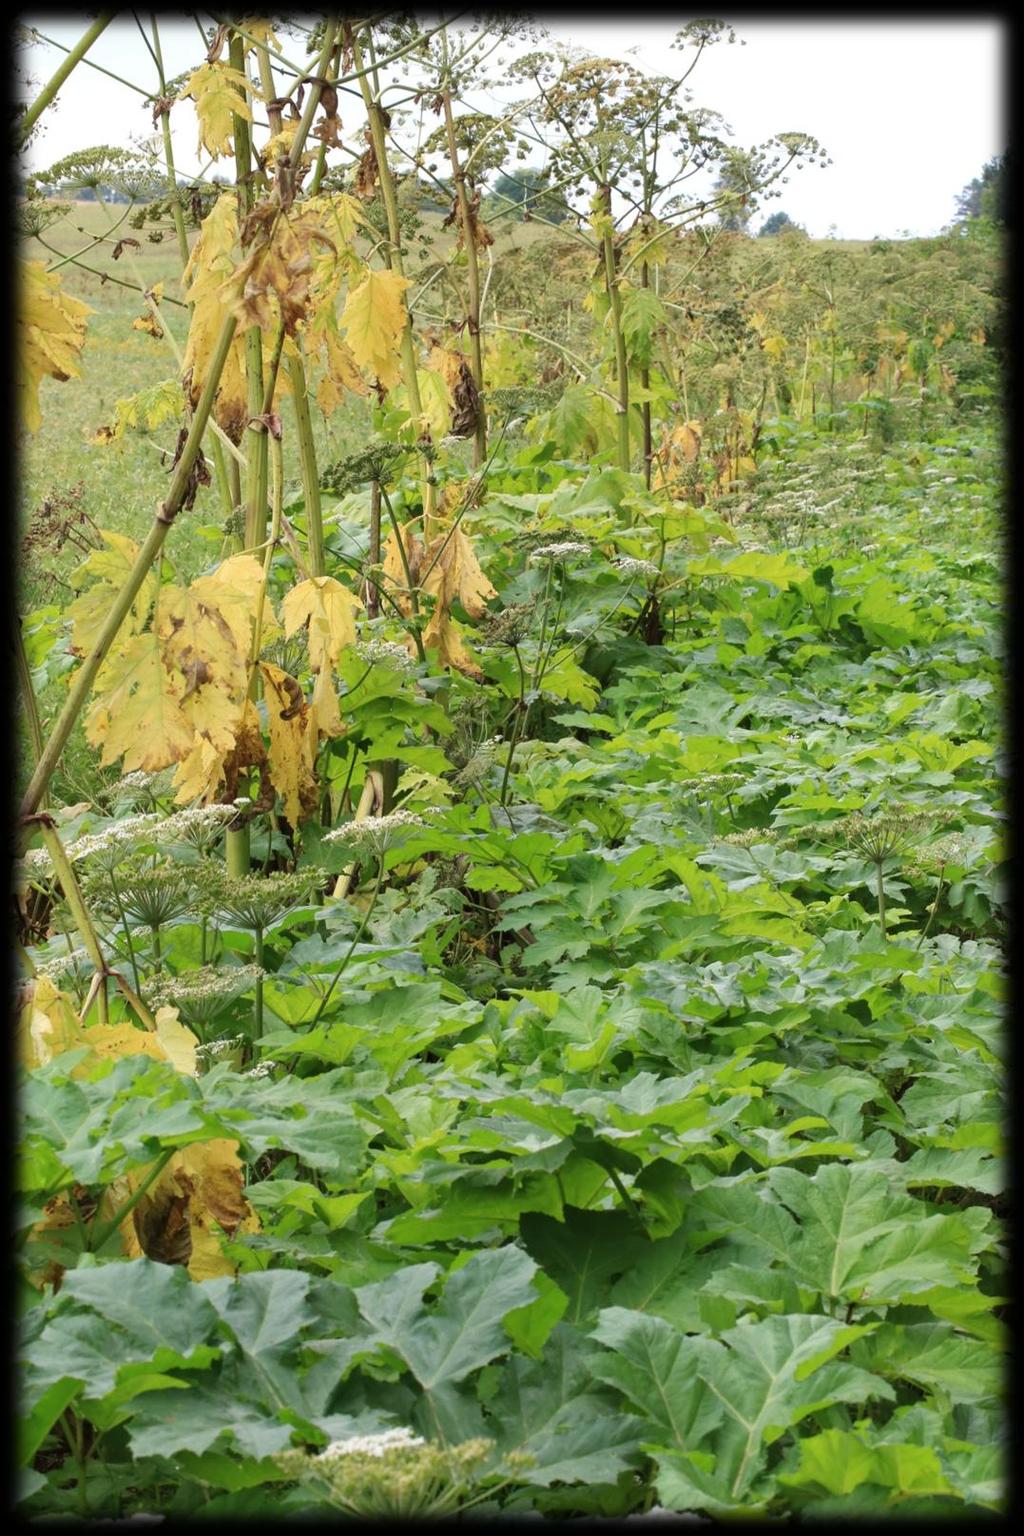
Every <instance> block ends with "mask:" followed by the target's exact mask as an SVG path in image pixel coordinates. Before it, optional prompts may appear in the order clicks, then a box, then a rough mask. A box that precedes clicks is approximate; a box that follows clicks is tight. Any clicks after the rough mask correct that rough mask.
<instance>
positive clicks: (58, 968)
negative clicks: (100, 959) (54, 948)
mask: <svg viewBox="0 0 1024 1536" xmlns="http://www.w3.org/2000/svg"><path fill="white" fill-rule="evenodd" d="M88 959H89V953H88V951H87V950H84V949H73V950H72V951H71V953H70V954H67V955H58V956H57V959H56V960H45V961H44V962H43V964H42V965H37V966H36V975H37V976H46V977H48V978H49V979H50V981H60V980H61V979H62V978H63V977H64V976H66V975H67V974H68V972H69V971H77V969H78V967H79V966H80V965H81V963H82V961H83V960H88Z"/></svg>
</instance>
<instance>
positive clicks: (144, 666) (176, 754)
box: [85, 632, 193, 773]
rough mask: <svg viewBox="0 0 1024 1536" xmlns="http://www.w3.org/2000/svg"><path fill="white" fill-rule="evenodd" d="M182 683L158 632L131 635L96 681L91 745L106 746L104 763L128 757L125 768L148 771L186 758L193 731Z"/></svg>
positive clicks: (87, 727) (106, 765)
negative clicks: (172, 673) (171, 672)
mask: <svg viewBox="0 0 1024 1536" xmlns="http://www.w3.org/2000/svg"><path fill="white" fill-rule="evenodd" d="M181 692H182V688H181V684H180V683H178V682H177V681H176V680H175V679H174V678H172V677H168V675H167V672H166V671H165V669H164V665H163V659H162V657H161V654H160V642H159V639H158V637H157V636H156V635H155V634H153V633H152V632H148V633H146V634H144V635H131V636H130V637H129V638H128V640H127V642H126V643H125V644H124V646H122V648H121V649H120V650H119V651H118V652H117V653H116V654H115V653H113V652H112V653H111V654H110V655H109V656H108V657H107V660H106V662H105V663H104V666H103V668H102V670H101V671H100V674H99V676H98V677H97V679H96V694H95V697H94V699H93V703H92V705H91V707H90V710H89V713H88V715H87V716H86V721H85V734H86V738H87V740H88V741H89V743H90V745H91V746H94V747H101V748H102V754H101V756H100V766H101V767H103V768H109V767H110V765H111V763H113V762H114V761H115V760H116V759H117V758H118V757H121V756H122V755H123V759H124V763H123V766H124V771H125V773H130V772H132V771H133V770H134V769H136V768H141V769H144V770H145V771H146V772H147V773H151V772H154V771H155V770H156V769H158V768H166V767H167V766H168V765H169V764H170V763H176V762H177V761H178V759H179V758H182V757H184V756H185V754H186V752H188V751H189V749H190V748H191V746H192V741H193V732H192V729H191V727H190V726H189V724H188V722H187V720H186V719H185V716H184V715H183V713H182V709H181V704H180V697H181Z"/></svg>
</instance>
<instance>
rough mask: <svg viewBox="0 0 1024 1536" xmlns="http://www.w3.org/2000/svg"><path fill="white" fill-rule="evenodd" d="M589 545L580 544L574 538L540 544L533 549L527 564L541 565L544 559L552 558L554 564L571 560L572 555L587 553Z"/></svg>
mask: <svg viewBox="0 0 1024 1536" xmlns="http://www.w3.org/2000/svg"><path fill="white" fill-rule="evenodd" d="M589 554H590V545H589V544H581V543H579V542H578V541H577V540H575V539H565V540H563V541H562V542H561V543H560V544H542V545H541V546H540V548H539V549H535V550H534V551H533V554H532V555H531V556H530V558H529V560H528V561H527V564H528V565H541V564H543V562H544V561H545V560H553V561H555V562H556V564H560V563H561V562H562V561H565V560H571V559H572V558H573V556H574V555H589Z"/></svg>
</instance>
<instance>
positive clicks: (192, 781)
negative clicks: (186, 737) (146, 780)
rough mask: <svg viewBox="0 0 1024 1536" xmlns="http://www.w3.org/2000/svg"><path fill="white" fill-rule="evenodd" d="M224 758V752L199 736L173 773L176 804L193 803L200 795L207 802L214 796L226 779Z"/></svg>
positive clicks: (215, 796)
mask: <svg viewBox="0 0 1024 1536" xmlns="http://www.w3.org/2000/svg"><path fill="white" fill-rule="evenodd" d="M224 758H225V754H224V753H223V752H222V751H220V750H219V749H218V748H217V747H215V746H214V744H213V742H212V741H210V740H208V739H207V738H206V737H205V736H197V737H196V738H195V740H194V741H193V743H192V749H191V751H190V752H188V753H187V755H186V756H185V757H183V758H182V760H181V762H180V763H179V764H178V767H177V769H176V771H175V774H174V791H175V794H174V801H175V804H176V805H185V804H190V803H191V802H192V801H193V800H197V799H198V800H201V801H203V803H204V804H208V803H209V802H210V801H212V800H215V799H216V798H217V796H218V794H219V793H220V789H221V785H222V784H223V783H224Z"/></svg>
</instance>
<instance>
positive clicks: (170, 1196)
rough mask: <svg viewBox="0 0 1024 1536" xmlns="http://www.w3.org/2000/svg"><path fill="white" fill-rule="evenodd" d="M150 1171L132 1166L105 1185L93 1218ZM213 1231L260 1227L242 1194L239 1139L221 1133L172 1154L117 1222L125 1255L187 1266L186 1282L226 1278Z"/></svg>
mask: <svg viewBox="0 0 1024 1536" xmlns="http://www.w3.org/2000/svg"><path fill="white" fill-rule="evenodd" d="M150 1171H151V1170H150V1169H149V1168H146V1167H142V1168H134V1169H132V1170H131V1172H130V1173H128V1174H123V1175H122V1176H121V1177H120V1178H119V1179H116V1180H115V1181H114V1183H113V1184H111V1185H110V1186H108V1189H107V1190H106V1191H105V1194H104V1199H103V1201H102V1202H101V1205H100V1212H99V1214H100V1217H101V1219H103V1220H109V1219H110V1217H111V1216H112V1215H113V1214H114V1213H115V1212H116V1211H117V1210H118V1209H120V1208H121V1207H122V1206H123V1205H124V1204H125V1203H126V1201H128V1200H129V1199H131V1197H132V1196H133V1195H134V1194H135V1193H136V1191H137V1190H138V1189H139V1187H140V1185H141V1184H142V1183H143V1182H144V1181H145V1179H146V1178H147V1177H148V1176H149V1173H150ZM218 1229H220V1230H222V1231H223V1232H224V1233H226V1235H227V1236H228V1237H236V1236H238V1235H239V1234H241V1233H246V1232H257V1231H259V1218H258V1217H257V1216H256V1214H255V1212H254V1211H253V1210H252V1208H251V1207H250V1205H249V1202H248V1201H247V1200H246V1198H245V1191H244V1185H243V1179H242V1165H241V1163H240V1162H239V1160H238V1143H237V1142H236V1141H230V1140H228V1139H227V1138H220V1137H218V1138H216V1139H215V1140H212V1141H202V1142H195V1143H193V1145H192V1146H189V1147H182V1149H181V1151H180V1152H175V1154H174V1156H173V1157H172V1158H171V1159H170V1161H169V1162H168V1164H167V1166H166V1167H165V1168H163V1169H162V1170H161V1172H160V1174H159V1175H158V1176H157V1178H156V1179H155V1180H154V1181H153V1183H152V1184H151V1185H150V1186H149V1188H148V1189H147V1190H146V1191H145V1193H144V1194H143V1195H142V1196H141V1198H139V1199H138V1200H137V1202H136V1204H135V1207H134V1209H133V1210H132V1211H131V1212H130V1213H129V1214H128V1215H127V1216H126V1217H125V1218H124V1220H123V1221H122V1222H121V1225H120V1235H121V1244H122V1248H123V1251H124V1256H125V1258H128V1259H134V1258H140V1257H141V1256H142V1255H143V1254H145V1255H146V1256H147V1257H149V1258H151V1259H155V1260H157V1261H158V1262H159V1263H162V1264H179V1265H182V1266H183V1267H185V1268H187V1270H188V1273H189V1276H190V1278H191V1279H193V1280H196V1281H201V1280H212V1279H214V1278H216V1277H217V1276H219V1275H232V1274H234V1273H235V1266H234V1264H232V1263H231V1261H230V1259H228V1258H227V1257H226V1256H225V1255H224V1253H223V1250H222V1247H221V1243H220V1239H219V1237H218V1235H217V1232H218Z"/></svg>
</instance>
